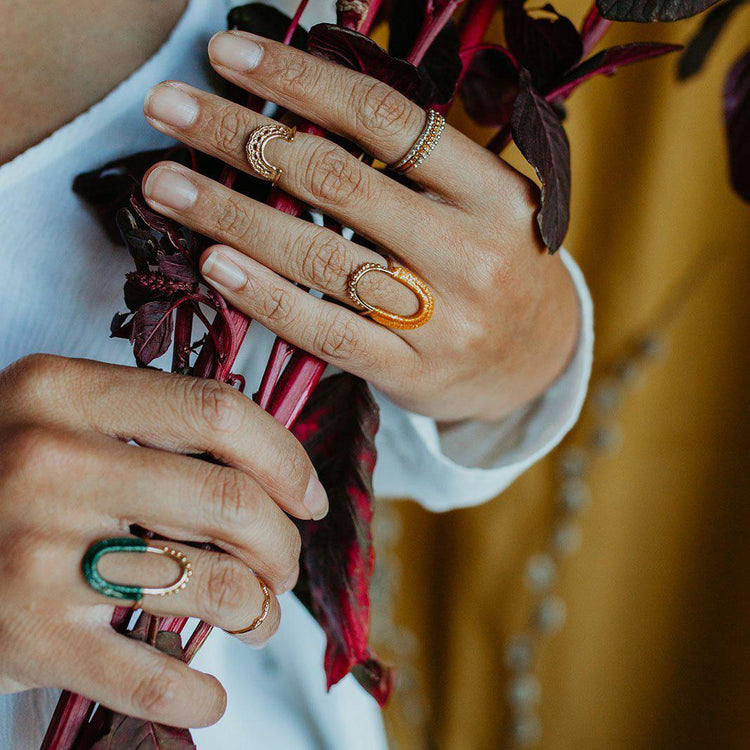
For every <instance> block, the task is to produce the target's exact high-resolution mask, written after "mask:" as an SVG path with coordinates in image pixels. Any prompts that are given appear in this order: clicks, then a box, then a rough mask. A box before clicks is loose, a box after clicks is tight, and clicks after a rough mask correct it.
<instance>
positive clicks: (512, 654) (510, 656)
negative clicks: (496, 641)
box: [504, 635, 534, 672]
mask: <svg viewBox="0 0 750 750" xmlns="http://www.w3.org/2000/svg"><path fill="white" fill-rule="evenodd" d="M504 656H505V666H506V667H508V669H510V670H511V671H512V672H525V671H526V670H528V669H530V668H531V664H532V662H533V661H534V642H533V641H532V639H531V638H530V637H529V636H528V635H517V636H515V637H514V638H512V639H511V640H510V641H508V644H507V645H506V646H505V653H504Z"/></svg>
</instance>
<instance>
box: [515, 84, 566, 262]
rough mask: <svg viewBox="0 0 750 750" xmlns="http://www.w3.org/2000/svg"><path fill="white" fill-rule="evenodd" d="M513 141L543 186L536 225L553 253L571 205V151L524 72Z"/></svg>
mask: <svg viewBox="0 0 750 750" xmlns="http://www.w3.org/2000/svg"><path fill="white" fill-rule="evenodd" d="M510 123H511V128H512V132H513V140H514V141H515V143H516V145H517V146H518V148H519V150H520V151H521V153H522V154H523V155H524V157H525V158H526V160H527V161H528V162H529V164H531V165H532V166H533V167H534V170H535V171H536V173H537V176H538V177H539V181H540V182H541V183H542V197H541V202H540V207H539V214H538V215H537V224H538V225H539V231H540V233H541V236H542V239H543V240H544V244H545V245H547V247H549V248H550V250H554V249H557V248H558V247H560V245H561V244H562V241H563V239H564V237H565V231H566V230H567V228H568V206H569V204H570V147H569V145H568V136H567V135H565V129H564V128H563V126H562V123H561V122H560V118H559V116H558V114H557V112H556V111H555V110H554V109H553V107H552V105H551V104H549V103H548V102H547V100H546V99H545V98H544V97H543V96H541V95H540V94H538V93H537V92H536V91H535V89H534V87H533V86H532V84H531V75H530V74H529V73H528V72H527V71H525V70H523V71H521V90H520V91H519V93H518V96H517V97H516V103H515V107H514V109H513V116H512V118H511V121H510Z"/></svg>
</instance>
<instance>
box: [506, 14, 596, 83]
mask: <svg viewBox="0 0 750 750" xmlns="http://www.w3.org/2000/svg"><path fill="white" fill-rule="evenodd" d="M542 11H543V14H541V15H540V14H539V12H538V11H537V12H536V13H535V15H533V16H532V15H530V14H529V13H528V12H527V11H526V9H525V8H524V4H523V0H506V3H505V5H504V9H503V13H504V16H503V17H504V24H505V26H504V28H505V41H506V43H507V45H508V49H510V51H511V52H512V53H513V55H514V57H515V58H516V60H518V62H519V63H521V65H523V67H525V68H526V69H527V70H528V71H530V72H531V77H532V79H533V81H534V85H535V86H536V88H537V89H538V90H539V91H545V90H546V89H547V88H548V87H549V86H551V85H553V84H555V83H556V82H557V81H559V80H560V79H561V78H562V76H563V75H564V74H565V72H566V71H567V70H569V69H570V68H571V67H572V66H573V65H575V64H576V63H577V62H578V61H579V60H580V59H581V55H582V54H583V46H582V44H581V36H580V34H579V33H578V30H577V29H576V27H575V26H574V25H573V24H572V23H571V22H570V20H568V19H567V18H566V17H565V16H561V15H560V14H559V13H558V12H557V11H556V10H555V9H554V8H553V7H552V6H551V5H545V6H544V7H543V9H542Z"/></svg>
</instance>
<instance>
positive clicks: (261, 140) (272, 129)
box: [245, 123, 297, 185]
mask: <svg viewBox="0 0 750 750" xmlns="http://www.w3.org/2000/svg"><path fill="white" fill-rule="evenodd" d="M296 134H297V128H296V127H295V128H288V127H287V126H286V125H280V124H277V123H274V124H271V125H261V126H260V127H259V128H255V130H253V132H252V133H250V137H249V138H248V139H247V143H246V144H245V156H247V160H248V162H249V163H250V166H251V167H252V168H253V170H254V171H255V172H256V173H257V174H258V176H259V177H262V178H263V179H264V180H268V181H269V182H270V183H271V184H272V185H276V183H277V182H278V181H279V178H280V177H281V175H282V174H283V170H282V169H281V167H277V166H275V165H274V164H271V162H269V161H268V159H267V158H266V146H267V145H268V143H269V142H270V141H272V140H273V139H274V138H281V139H282V140H284V141H286V142H287V143H291V142H292V141H293V140H294V136H295V135H296Z"/></svg>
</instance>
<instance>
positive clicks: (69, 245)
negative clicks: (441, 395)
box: [0, 0, 593, 750]
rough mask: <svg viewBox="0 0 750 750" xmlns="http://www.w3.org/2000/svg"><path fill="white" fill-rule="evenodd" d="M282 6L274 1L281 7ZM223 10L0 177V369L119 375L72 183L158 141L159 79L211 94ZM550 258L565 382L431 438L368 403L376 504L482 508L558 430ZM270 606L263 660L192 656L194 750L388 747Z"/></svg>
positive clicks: (102, 260) (246, 358) (585, 312)
mask: <svg viewBox="0 0 750 750" xmlns="http://www.w3.org/2000/svg"><path fill="white" fill-rule="evenodd" d="M293 2H294V0H279V2H277V3H276V4H277V5H279V6H281V7H283V8H284V9H285V10H288V7H286V6H291V4H292V3H293ZM231 4H237V3H230V2H227V0H191V1H190V2H189V4H188V7H187V9H186V10H185V12H184V14H183V16H182V17H181V19H180V21H179V22H178V24H177V25H176V27H175V28H174V30H173V32H172V34H171V35H170V37H169V39H168V40H167V41H166V42H165V43H164V45H163V46H162V47H161V49H160V50H159V51H158V52H157V53H156V55H154V57H152V58H151V59H150V60H149V61H148V62H146V63H145V64H144V65H143V66H142V67H141V68H139V69H138V70H137V71H135V73H133V74H132V75H131V76H130V77H129V78H128V79H127V80H125V81H123V82H122V83H121V84H120V85H119V86H117V88H115V89H114V90H113V91H112V92H110V93H109V94H108V95H107V96H106V97H104V99H102V100H101V101H100V102H98V103H97V104H95V105H94V106H93V107H91V109H89V110H88V111H86V112H84V113H83V114H81V115H79V116H78V117H76V118H75V119H74V120H72V121H71V122H69V123H68V124H67V125H65V126H63V127H62V128H60V129H59V130H57V131H55V132H54V133H53V134H52V135H51V136H49V137H48V138H46V139H45V140H43V141H42V142H41V143H39V144H37V145H36V146H33V147H32V148H30V149H28V150H27V151H25V152H24V153H22V154H20V155H19V156H18V157H17V158H15V159H13V160H12V161H11V162H8V163H7V164H4V165H2V166H0V243H2V245H1V248H0V367H5V366H6V365H8V364H10V363H11V362H13V361H15V360H16V359H18V358H20V357H22V356H24V355H26V354H29V353H32V352H48V353H55V354H60V355H64V356H69V357H87V358H91V359H97V360H102V361H106V362H113V363H120V364H132V354H131V351H130V347H129V345H128V344H127V342H124V341H121V340H115V339H110V338H109V336H108V331H109V322H110V320H111V318H112V315H113V313H114V312H115V311H116V310H117V309H118V308H122V306H123V302H122V285H123V279H124V275H125V273H126V272H127V271H129V270H131V261H130V257H129V255H128V253H127V252H126V251H125V250H124V249H123V248H121V247H117V246H114V245H113V244H112V243H111V242H110V241H109V240H108V239H107V237H106V236H105V234H104V233H103V231H102V230H101V229H100V227H99V224H98V222H97V221H96V220H95V219H94V218H93V217H92V216H91V214H90V212H89V211H88V210H87V208H86V207H85V206H84V205H83V204H82V202H81V201H80V199H78V198H77V197H76V196H75V195H74V194H73V192H72V190H71V184H72V181H73V178H74V177H75V176H76V175H77V174H79V173H80V172H83V171H87V170H90V169H93V168H95V167H97V166H100V165H101V164H103V163H105V162H107V161H109V160H111V159H114V158H116V157H118V156H121V155H124V154H128V153H132V152H135V151H141V150H145V149H153V148H158V147H161V146H164V145H165V144H166V143H168V139H167V138H166V137H165V136H164V135H162V134H160V133H158V132H156V131H155V130H153V129H152V128H150V127H149V126H148V125H147V124H146V123H145V121H144V119H143V115H142V100H143V96H144V94H145V92H146V91H147V90H148V89H149V88H150V87H151V86H152V85H153V84H154V83H157V82H159V81H161V80H165V79H179V80H183V81H187V82H188V83H191V84H193V85H195V86H199V87H202V88H210V84H209V83H208V78H207V75H206V72H207V69H208V66H207V62H206V45H207V42H208V40H209V38H210V37H211V35H212V34H213V33H215V32H216V31H218V30H221V29H223V28H225V24H226V11H227V8H228V7H229V5H231ZM333 5H334V3H333V0H312V2H311V3H310V6H311V8H309V9H308V12H307V13H306V15H305V17H304V19H303V20H304V21H305V23H306V25H307V24H308V23H315V22H318V21H320V20H331V18H332V14H333ZM561 255H562V258H563V261H564V263H565V266H566V267H567V269H568V271H569V272H570V274H571V276H572V278H573V281H574V282H575V285H576V288H577V290H578V294H579V299H580V305H581V312H582V321H583V322H582V327H581V332H580V336H579V341H578V345H577V350H576V352H575V355H574V357H573V359H572V360H571V362H570V364H569V366H568V368H567V369H566V371H565V373H563V375H562V376H561V377H560V378H559V379H558V380H557V382H556V383H555V384H554V385H553V386H552V387H551V388H550V389H549V390H548V391H547V392H546V393H545V394H544V395H543V396H541V397H540V398H539V399H538V400H537V401H536V402H535V403H534V404H533V405H531V406H529V407H526V408H524V409H521V410H519V411H518V413H516V414H514V415H512V416H511V417H509V418H507V419H504V420H503V421H502V422H499V423H496V424H484V423H482V424H479V423H464V424H461V425H459V426H456V427H452V428H451V429H449V430H442V431H438V429H437V426H436V424H435V422H434V421H433V420H431V419H429V418H427V417H424V416H420V415H417V414H411V413H409V412H405V411H403V410H402V409H399V408H398V407H396V406H394V405H393V404H392V403H390V402H389V401H388V400H387V399H386V398H385V397H383V396H382V395H380V394H376V397H377V400H378V402H379V404H380V407H381V429H380V432H379V433H378V436H377V448H378V454H379V458H378V464H377V468H376V469H375V476H374V482H375V490H376V493H377V494H378V496H379V497H411V498H414V499H415V500H417V501H419V502H420V503H422V504H423V505H424V506H425V507H427V508H429V509H431V510H435V511H442V510H448V509H451V508H458V507H463V506H469V505H474V504H477V503H480V502H483V501H485V500H488V499H489V498H491V497H494V496H495V495H497V494H498V493H499V492H501V491H502V490H503V489H505V488H506V487H507V486H508V485H509V484H510V483H511V482H512V481H513V480H514V479H515V478H516V477H517V476H518V475H519V474H521V473H522V472H523V471H525V470H526V469H527V468H528V467H529V466H531V465H532V464H533V463H534V462H536V461H537V460H539V459H540V458H541V457H542V456H544V455H545V454H546V453H548V452H549V451H550V450H551V449H552V448H553V447H554V446H555V445H556V444H557V443H558V442H559V441H560V440H561V439H562V437H563V435H564V434H565V433H566V432H567V431H568V430H569V429H570V427H571V426H572V425H573V423H574V422H575V420H576V419H577V417H578V414H579V412H580V409H581V406H582V403H583V400H584V397H585V394H586V387H587V384H588V379H589V374H590V370H591V359H592V348H593V322H592V321H593V314H592V307H591V299H590V297H589V294H588V290H587V288H586V284H585V282H584V280H583V278H582V275H581V273H580V271H579V270H578V267H577V266H576V265H575V263H574V261H573V260H572V259H571V258H570V256H569V255H568V254H567V253H566V252H565V251H561ZM272 340H273V337H272V335H271V334H270V333H269V332H268V331H266V330H264V329H262V328H261V327H260V326H258V325H253V326H252V328H251V331H250V335H249V336H248V339H247V341H246V343H245V345H244V347H243V350H242V352H241V355H240V358H239V359H238V361H237V365H236V367H235V371H236V372H241V373H242V374H244V375H245V377H246V379H247V382H248V388H249V389H250V391H249V392H252V388H253V385H255V384H257V383H258V382H259V379H260V375H261V373H262V369H263V367H264V365H265V362H266V359H267V355H268V352H269V349H270V345H271V342H272ZM81 553H82V554H83V550H81ZM281 605H282V613H283V614H282V623H281V627H280V629H279V632H278V634H277V635H276V636H275V637H274V638H273V639H272V641H271V643H270V644H269V645H268V647H266V648H265V649H263V650H261V651H256V650H252V649H249V648H247V647H245V646H243V645H242V644H241V643H240V642H239V641H238V640H237V639H235V638H231V637H230V636H227V635H225V634H224V633H222V632H221V631H215V632H214V633H213V634H212V636H211V638H210V639H209V641H208V643H207V644H206V646H204V648H203V649H202V651H201V652H200V653H199V655H198V657H197V659H196V661H195V666H196V667H198V668H199V669H201V670H203V671H207V672H211V673H213V674H216V675H217V676H218V677H219V679H220V680H221V681H222V683H223V684H224V686H225V687H226V688H227V692H228V695H229V703H228V708H227V712H226V714H225V716H224V718H223V719H222V720H221V721H220V722H219V723H218V724H217V725H215V726H213V727H209V728H207V729H201V730H195V732H194V737H195V738H196V742H197V744H198V746H199V748H201V750H204V749H205V750H213V749H214V748H215V749H216V750H219V749H221V750H229V749H232V750H234V749H235V748H246V747H264V746H269V747H280V748H284V750H303V749H307V748H341V749H342V750H352V748H357V750H360V749H361V750H369V749H370V748H373V750H374V749H376V748H377V749H382V748H385V747H386V741H385V736H384V732H383V728H382V723H381V719H380V714H379V711H378V709H377V706H376V705H375V703H374V701H372V700H371V699H370V698H369V696H367V695H366V694H365V692H364V691H363V690H362V689H361V688H360V687H359V685H358V684H357V683H356V682H355V681H354V679H353V678H351V677H347V678H346V679H344V680H343V681H342V682H341V683H340V684H339V685H337V686H335V687H334V688H333V689H332V690H331V692H330V693H326V691H325V678H324V674H323V650H324V646H325V641H324V636H323V633H322V632H321V630H320V628H319V627H318V626H317V624H316V623H315V622H314V620H313V619H312V617H311V616H310V615H309V614H308V613H307V611H306V610H305V609H304V607H302V605H301V604H300V603H299V602H298V601H297V599H295V598H294V596H293V595H291V594H285V595H283V596H282V597H281ZM102 668H103V669H106V665H102ZM57 696H58V692H57V691H55V690H30V691H26V692H24V693H20V694H16V695H6V696H0V747H3V748H13V749H14V750H26V749H27V748H29V749H31V748H36V747H38V745H39V742H40V741H41V737H42V736H43V734H44V731H45V728H46V725H47V723H48V721H49V718H50V716H51V713H52V710H53V708H54V705H55V702H56V700H57Z"/></svg>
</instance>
